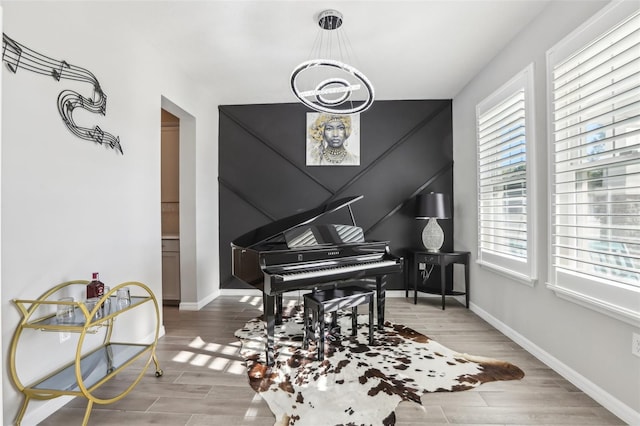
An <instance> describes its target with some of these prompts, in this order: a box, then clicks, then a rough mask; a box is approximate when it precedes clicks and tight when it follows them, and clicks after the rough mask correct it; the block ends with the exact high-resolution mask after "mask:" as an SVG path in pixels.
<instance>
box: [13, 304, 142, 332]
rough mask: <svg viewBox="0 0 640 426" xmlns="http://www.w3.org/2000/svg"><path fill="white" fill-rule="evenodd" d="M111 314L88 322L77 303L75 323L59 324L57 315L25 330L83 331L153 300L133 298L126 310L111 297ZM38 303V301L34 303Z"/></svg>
mask: <svg viewBox="0 0 640 426" xmlns="http://www.w3.org/2000/svg"><path fill="white" fill-rule="evenodd" d="M109 299H110V305H111V307H110V312H109V313H106V312H105V313H104V315H103V316H102V318H100V319H98V320H93V321H87V320H86V318H85V316H84V313H83V312H82V309H80V307H79V304H81V303H83V302H75V303H76V307H75V308H74V318H75V319H74V321H73V322H59V321H58V318H57V317H56V315H55V314H52V315H49V316H46V317H43V318H38V319H36V320H34V321H31V322H28V323H26V324H25V325H24V327H25V328H37V329H40V330H44V331H82V329H83V328H84V327H85V326H90V325H100V324H101V323H103V322H105V321H106V320H108V319H109V318H113V317H114V316H116V315H117V314H119V313H120V312H123V311H126V310H129V309H133V308H135V307H136V306H138V305H141V304H142V303H144V302H147V301H149V300H151V299H150V298H149V297H141V296H131V305H129V306H127V307H126V308H123V309H120V308H118V306H117V305H116V297H115V296H111V297H110V298H109ZM34 302H35V303H38V302H37V301H34Z"/></svg>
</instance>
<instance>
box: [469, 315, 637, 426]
mask: <svg viewBox="0 0 640 426" xmlns="http://www.w3.org/2000/svg"><path fill="white" fill-rule="evenodd" d="M469 308H470V309H471V311H473V312H474V313H475V314H476V315H478V316H479V317H480V318H482V319H483V320H485V321H486V322H488V323H489V324H491V325H492V326H493V327H494V328H495V329H497V330H498V331H500V332H501V333H502V334H504V335H505V336H507V337H508V338H510V339H511V340H513V341H514V342H516V343H517V344H519V345H520V346H522V347H523V348H524V349H525V350H526V351H527V352H529V353H530V354H531V355H533V356H534V357H536V358H537V359H538V360H540V361H541V362H542V363H544V364H545V365H547V366H548V367H549V368H551V369H552V370H554V371H555V372H556V373H558V374H560V375H561V376H562V377H564V378H565V379H567V380H568V381H569V382H571V383H572V384H573V385H574V386H576V387H577V388H578V389H580V390H581V391H582V392H584V393H585V394H587V395H589V396H590V397H591V398H593V399H594V400H595V401H597V402H598V403H599V404H600V405H602V406H603V407H604V408H606V409H607V410H609V411H611V412H612V413H613V414H615V415H616V416H618V417H619V418H620V419H621V420H622V421H624V422H625V423H627V424H629V425H640V413H639V412H637V411H635V410H634V409H632V408H631V407H629V406H628V405H626V404H624V403H623V402H622V401H620V400H619V399H617V398H616V397H614V396H613V395H611V394H610V393H608V392H607V391H605V390H604V389H602V388H601V387H599V386H598V385H596V384H595V383H593V382H592V381H590V380H589V379H587V378H586V377H584V376H583V375H581V374H579V373H578V372H577V371H575V370H573V369H572V368H571V367H569V366H568V365H566V364H564V363H563V362H561V361H560V360H558V359H557V358H555V357H554V356H553V355H551V354H550V353H548V352H546V351H545V350H543V349H542V348H540V347H539V346H537V345H536V344H535V343H533V342H532V341H530V340H529V339H527V338H526V337H524V336H522V335H521V334H520V333H518V332H516V331H515V330H513V329H512V328H510V327H509V326H507V325H506V324H504V323H503V322H501V321H500V320H498V319H497V318H495V317H494V316H492V315H491V314H489V313H488V312H487V311H485V310H483V309H482V308H480V307H478V306H477V305H475V304H473V303H471V304H470V307H469Z"/></svg>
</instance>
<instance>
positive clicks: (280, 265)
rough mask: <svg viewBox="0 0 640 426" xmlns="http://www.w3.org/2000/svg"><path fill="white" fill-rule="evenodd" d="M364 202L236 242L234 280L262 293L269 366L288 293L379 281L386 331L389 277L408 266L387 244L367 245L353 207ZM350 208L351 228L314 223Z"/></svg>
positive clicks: (318, 211)
mask: <svg viewBox="0 0 640 426" xmlns="http://www.w3.org/2000/svg"><path fill="white" fill-rule="evenodd" d="M361 198H362V196H361V195H360V196H355V197H347V198H342V199H339V200H336V201H333V202H330V203H327V204H324V205H321V206H319V207H316V208H314V209H311V210H308V211H304V212H301V213H298V214H295V215H293V216H289V217H286V218H284V219H280V220H277V221H275V222H272V223H270V224H267V225H265V226H262V227H259V228H256V229H254V230H252V231H250V232H248V233H246V234H244V235H242V236H240V237H238V238H236V239H235V240H234V241H233V242H232V243H231V249H232V262H233V264H232V272H233V275H234V276H236V277H237V278H239V279H241V280H242V281H244V282H246V283H247V284H250V285H251V286H253V287H255V288H258V289H260V290H261V291H262V298H263V307H264V319H265V322H266V329H267V348H266V352H267V354H266V356H267V364H268V365H273V362H274V351H273V335H274V331H275V324H276V323H280V322H281V320H282V294H283V293H285V292H288V291H293V290H306V289H308V290H313V289H314V288H323V287H326V286H334V285H339V283H340V282H342V281H350V280H362V279H369V278H370V279H372V280H373V279H374V278H375V282H376V299H377V300H376V307H377V309H376V311H377V324H378V327H379V328H382V326H383V324H384V301H385V286H386V280H385V276H386V275H387V274H393V273H401V272H402V269H403V262H402V258H399V257H396V256H394V255H392V254H391V253H390V249H389V243H388V242H387V241H365V239H364V232H363V230H362V228H360V227H358V226H356V224H355V220H354V218H353V212H352V211H351V203H353V202H354V201H357V200H360V199H361ZM345 207H346V208H348V210H349V213H350V217H351V221H352V225H346V224H312V222H315V221H317V220H318V219H320V218H321V217H323V216H325V215H327V214H329V213H333V212H336V211H337V210H340V209H342V208H345Z"/></svg>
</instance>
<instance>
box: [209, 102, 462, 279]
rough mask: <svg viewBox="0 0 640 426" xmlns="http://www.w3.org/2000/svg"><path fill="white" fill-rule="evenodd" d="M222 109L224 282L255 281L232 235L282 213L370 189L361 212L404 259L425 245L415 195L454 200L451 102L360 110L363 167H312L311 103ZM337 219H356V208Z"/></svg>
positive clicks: (368, 235)
mask: <svg viewBox="0 0 640 426" xmlns="http://www.w3.org/2000/svg"><path fill="white" fill-rule="evenodd" d="M219 111H220V115H219V116H220V125H219V161H220V164H219V171H220V173H219V194H220V200H219V202H220V204H219V205H220V223H219V227H220V282H221V288H246V287H247V284H245V283H243V282H241V281H240V280H238V279H236V278H234V277H233V276H232V275H231V247H230V243H231V241H232V240H234V239H235V238H236V237H238V236H240V235H242V234H244V233H245V232H248V231H250V230H252V229H255V228H257V227H259V226H262V225H266V224H268V223H270V222H272V221H274V220H277V219H280V218H283V217H286V216H290V215H292V214H295V213H298V212H300V211H303V210H308V209H311V208H313V207H316V206H318V205H321V204H323V203H325V202H327V201H329V200H332V199H334V198H340V197H345V196H350V195H363V196H364V198H363V199H361V200H359V201H357V202H355V203H354V204H353V205H352V209H353V213H354V216H355V220H356V223H357V225H358V226H360V227H362V228H363V230H364V231H365V239H366V240H367V241H373V240H378V241H379V240H383V241H389V246H390V248H391V251H392V253H394V254H395V255H397V256H404V250H405V249H407V248H412V247H421V240H420V233H421V231H422V228H423V227H424V225H425V222H424V221H416V220H415V219H414V217H413V215H414V208H415V196H416V195H417V194H418V193H421V192H431V191H434V192H444V193H447V194H450V196H451V197H452V201H453V135H452V114H451V100H421V101H376V102H375V103H374V104H373V105H372V107H371V108H370V109H369V110H367V111H366V112H364V113H362V114H361V115H360V166H335V167H331V166H322V167H317V166H315V167H314V166H311V167H308V166H306V156H305V155H306V151H305V150H306V142H305V138H306V114H307V112H309V109H308V108H306V107H305V106H303V105H301V104H298V103H291V104H261V105H224V106H220V107H219ZM345 210H346V209H345ZM331 219H332V221H334V222H336V223H350V218H349V217H348V216H346V215H345V217H344V218H341V217H335V218H331ZM440 223H441V226H442V227H443V229H444V231H445V235H446V237H447V238H446V240H445V243H444V247H443V249H452V248H453V247H452V245H453V219H449V220H442V221H440ZM432 278H434V277H432ZM387 285H388V287H387V288H389V289H402V288H404V281H403V277H402V276H401V274H396V275H391V276H389V277H388V282H387Z"/></svg>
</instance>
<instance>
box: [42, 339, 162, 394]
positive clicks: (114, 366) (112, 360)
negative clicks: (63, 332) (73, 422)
mask: <svg viewBox="0 0 640 426" xmlns="http://www.w3.org/2000/svg"><path fill="white" fill-rule="evenodd" d="M149 348H150V346H149V345H135V344H122V343H110V344H107V345H104V346H101V347H99V348H98V349H96V350H95V351H93V352H90V353H89V354H87V355H84V356H83V357H82V358H81V359H80V370H81V372H82V382H83V384H84V386H85V387H86V388H88V389H89V388H91V387H92V386H94V385H96V384H97V383H98V382H100V381H101V380H102V379H104V378H105V377H107V376H108V375H110V374H113V373H114V372H115V371H117V370H118V369H119V368H121V367H122V366H124V365H125V364H126V363H128V362H130V361H131V360H132V359H133V358H134V357H137V356H139V355H141V354H142V353H143V352H145V351H146V350H148V349H149ZM30 388H31V389H34V390H39V391H40V390H49V391H52V392H59V391H67V392H81V391H80V387H79V385H78V381H77V380H76V363H75V362H72V363H70V364H69V365H67V366H66V367H64V368H63V369H62V370H59V371H58V372H56V373H54V374H53V375H51V376H49V377H47V378H45V379H44V380H42V381H40V382H38V383H36V384H34V385H31V386H30Z"/></svg>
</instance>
